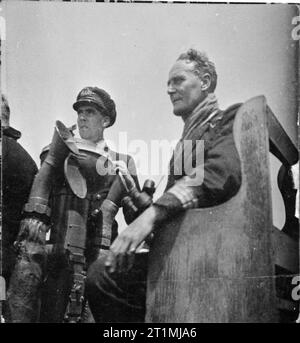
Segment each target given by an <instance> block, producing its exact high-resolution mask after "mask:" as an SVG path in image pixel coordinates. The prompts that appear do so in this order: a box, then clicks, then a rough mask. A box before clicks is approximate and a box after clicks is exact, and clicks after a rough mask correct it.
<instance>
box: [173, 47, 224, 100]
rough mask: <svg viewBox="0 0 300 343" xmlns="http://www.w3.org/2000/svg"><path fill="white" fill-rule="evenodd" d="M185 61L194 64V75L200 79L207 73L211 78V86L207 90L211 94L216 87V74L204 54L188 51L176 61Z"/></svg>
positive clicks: (194, 50)
mask: <svg viewBox="0 0 300 343" xmlns="http://www.w3.org/2000/svg"><path fill="white" fill-rule="evenodd" d="M179 60H185V61H188V62H194V66H195V68H194V69H195V74H197V75H198V76H199V77H201V76H202V75H203V74H205V73H208V74H209V75H210V77H211V85H210V87H209V89H208V92H209V93H213V92H214V91H215V89H216V86H217V78H218V75H217V72H216V67H215V65H214V63H213V62H211V61H210V60H209V59H208V57H207V55H206V53H205V52H201V51H198V50H196V49H189V50H188V51H187V52H184V53H183V54H181V55H180V56H179V57H178V58H177V61H179Z"/></svg>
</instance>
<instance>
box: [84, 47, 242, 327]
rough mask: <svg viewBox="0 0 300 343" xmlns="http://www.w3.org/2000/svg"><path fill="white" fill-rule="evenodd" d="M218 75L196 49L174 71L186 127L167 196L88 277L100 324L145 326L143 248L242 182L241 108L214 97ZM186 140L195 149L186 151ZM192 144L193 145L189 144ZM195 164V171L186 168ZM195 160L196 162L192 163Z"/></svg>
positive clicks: (177, 104) (173, 93)
mask: <svg viewBox="0 0 300 343" xmlns="http://www.w3.org/2000/svg"><path fill="white" fill-rule="evenodd" d="M216 85H217V73H216V70H215V66H214V64H213V63H212V62H211V61H210V60H209V59H208V57H207V56H206V55H205V54H204V53H201V52H199V51H197V50H194V49H190V50H188V51H187V52H186V53H184V54H181V55H180V56H179V58H178V59H177V61H176V62H175V64H174V65H173V67H172V68H171V70H170V73H169V78H168V86H167V90H168V94H169V96H170V100H171V102H172V104H173V112H174V114H175V115H176V116H179V117H181V118H182V120H183V122H184V129H183V134H182V137H181V139H180V141H179V143H178V144H177V146H176V148H175V151H174V154H173V156H172V158H171V161H170V165H169V177H168V183H167V186H166V190H165V192H164V194H163V195H162V196H161V197H160V198H159V199H158V200H157V201H156V202H155V203H153V205H152V206H150V207H148V208H147V209H146V210H145V211H144V212H143V213H142V214H141V215H140V216H139V217H138V218H137V219H136V220H135V221H133V222H132V223H131V224H130V225H129V226H128V227H127V228H126V229H125V230H124V231H122V233H121V234H120V235H119V236H118V237H117V238H116V240H115V241H114V242H113V244H112V246H111V248H110V253H109V254H108V257H107V258H101V259H99V260H97V261H96V262H94V264H93V265H92V266H91V268H90V270H89V274H88V278H87V293H88V299H89V303H90V306H91V310H92V312H93V315H94V318H95V319H96V321H99V322H118V321H119V322H128V321H130V320H131V319H132V318H133V317H129V316H128V313H131V312H133V311H134V312H135V313H136V316H135V317H134V318H133V320H132V321H136V322H143V321H144V315H145V295H146V278H147V267H146V263H144V269H143V270H141V267H140V265H141V262H140V261H139V260H140V255H139V254H135V253H136V251H137V248H138V247H139V245H140V244H141V243H142V242H143V241H144V240H145V239H146V238H147V237H148V236H149V235H150V234H151V233H152V232H153V231H154V229H155V228H158V224H159V227H160V229H163V225H162V224H163V223H166V222H167V221H168V220H169V219H171V218H172V219H173V218H174V217H176V216H177V215H178V214H180V213H182V212H183V211H186V210H188V209H192V208H201V207H210V206H215V205H218V204H221V203H224V202H226V201H227V200H229V199H230V198H231V197H232V196H234V195H235V194H236V193H237V191H238V189H239V187H240V184H241V167H240V160H239V156H238V152H237V150H236V147H235V144H234V138H233V121H234V117H235V114H236V112H237V110H238V108H239V107H240V104H237V105H233V106H231V107H229V108H228V109H227V110H226V111H222V110H220V109H219V106H218V102H217V98H216V96H215V94H214V91H215V88H216ZM197 141H204V155H203V156H204V158H203V159H202V158H197V157H199V156H196V154H197V148H196V145H197ZM185 142H191V143H192V150H191V151H186V150H185V149H184V144H185ZM187 146H189V145H187ZM183 162H189V163H187V164H189V165H190V166H191V165H193V164H195V166H194V167H193V168H183V165H182V164H183ZM191 162H192V163H191Z"/></svg>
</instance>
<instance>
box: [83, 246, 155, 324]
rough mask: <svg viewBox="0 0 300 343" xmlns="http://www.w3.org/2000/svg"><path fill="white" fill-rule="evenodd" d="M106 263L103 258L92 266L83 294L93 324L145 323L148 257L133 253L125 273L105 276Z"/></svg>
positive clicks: (104, 257) (106, 274)
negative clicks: (92, 318)
mask: <svg viewBox="0 0 300 343" xmlns="http://www.w3.org/2000/svg"><path fill="white" fill-rule="evenodd" d="M105 260H106V256H103V257H101V258H99V259H98V260H97V261H95V262H94V263H93V264H92V265H91V267H90V268H89V271H88V275H87V280H86V294H87V298H88V302H89V305H90V308H91V311H92V314H93V316H94V319H95V321H96V322H98V323H130V322H135V323H138V322H144V318H145V307H146V306H145V303H146V280H147V260H148V254H147V253H139V254H136V255H135V262H134V265H133V267H132V269H131V270H130V271H129V272H127V273H124V274H123V273H122V274H117V273H113V274H110V273H108V272H107V270H106V268H105Z"/></svg>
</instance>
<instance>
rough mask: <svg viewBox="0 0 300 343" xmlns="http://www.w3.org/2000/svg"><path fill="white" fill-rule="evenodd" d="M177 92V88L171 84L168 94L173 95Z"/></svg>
mask: <svg viewBox="0 0 300 343" xmlns="http://www.w3.org/2000/svg"><path fill="white" fill-rule="evenodd" d="M175 91H176V90H175V88H174V87H173V86H172V85H171V84H169V85H168V88H167V93H168V94H173V93H175Z"/></svg>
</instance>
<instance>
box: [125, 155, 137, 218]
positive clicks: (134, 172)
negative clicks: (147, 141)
mask: <svg viewBox="0 0 300 343" xmlns="http://www.w3.org/2000/svg"><path fill="white" fill-rule="evenodd" d="M127 168H128V170H129V173H130V175H131V176H132V178H133V180H134V182H135V185H136V188H137V189H138V191H140V190H141V189H140V184H139V180H138V177H137V170H136V165H135V162H134V159H133V158H132V157H131V156H128V163H127ZM122 209H123V215H124V218H125V222H126V224H130V223H131V222H132V221H133V220H134V219H135V218H136V217H137V213H136V212H134V211H133V210H132V208H131V207H129V206H128V205H127V204H126V203H122Z"/></svg>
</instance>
